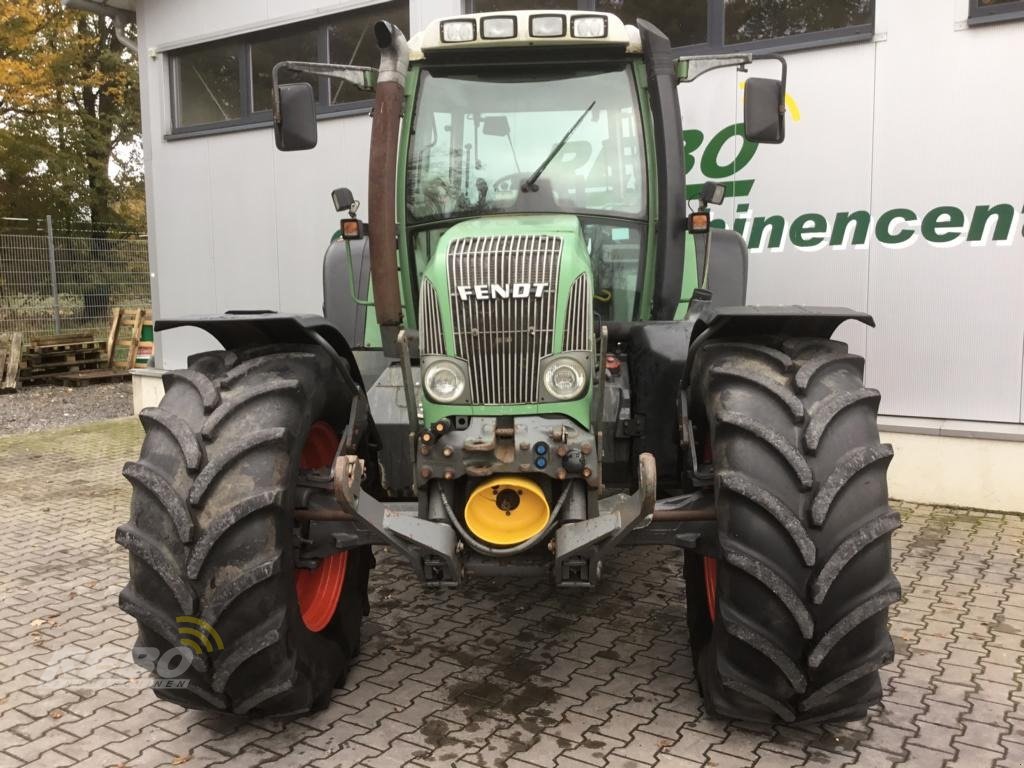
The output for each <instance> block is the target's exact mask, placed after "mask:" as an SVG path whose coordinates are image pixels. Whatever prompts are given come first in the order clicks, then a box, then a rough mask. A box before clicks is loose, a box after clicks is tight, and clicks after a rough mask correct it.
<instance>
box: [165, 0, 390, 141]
mask: <svg viewBox="0 0 1024 768" xmlns="http://www.w3.org/2000/svg"><path fill="white" fill-rule="evenodd" d="M380 19H388V20H389V21H391V22H393V23H395V24H397V25H398V26H399V28H401V29H402V31H404V32H407V31H408V29H409V0H392V1H391V2H385V3H379V4H377V5H372V6H369V7H367V8H360V9H358V10H355V11H351V12H347V13H342V14H335V15H332V16H328V17H325V18H321V19H316V20H313V21H309V22H302V23H299V24H290V25H288V26H286V27H279V28H277V29H272V30H266V31H262V32H258V33H253V34H250V35H245V36H240V37H233V38H230V39H227V40H218V41H216V42H214V43H206V44H204V45H199V46H194V47H191V48H187V49H181V50H177V51H173V52H171V53H170V54H169V56H170V72H171V98H172V103H173V106H174V109H173V110H172V114H173V127H172V130H171V133H172V134H174V135H178V134H183V135H188V134H196V133H206V132H209V131H223V130H238V129H243V128H249V127H253V126H263V125H266V124H267V123H268V122H269V120H270V114H269V112H270V107H271V99H272V95H273V94H272V73H273V69H274V65H276V64H277V63H278V62H281V61H289V60H291V61H321V62H326V61H331V62H335V63H345V64H356V65H359V66H366V67H376V66H377V65H378V63H379V61H380V54H379V52H378V50H377V44H376V42H375V40H374V37H373V24H374V23H375V22H377V21H378V20H380ZM281 80H282V82H299V81H305V82H308V83H310V84H311V85H312V86H313V93H314V95H315V97H316V100H317V110H318V112H319V113H320V114H327V113H334V114H349V113H352V112H357V111H364V110H365V109H367V108H368V107H369V105H370V99H369V97H368V94H366V93H365V92H362V91H359V90H358V89H356V88H355V87H354V86H351V85H350V84H344V85H342V84H339V83H338V82H336V81H331V80H328V79H327V78H318V77H315V76H313V75H301V74H296V73H289V72H282V73H281Z"/></svg>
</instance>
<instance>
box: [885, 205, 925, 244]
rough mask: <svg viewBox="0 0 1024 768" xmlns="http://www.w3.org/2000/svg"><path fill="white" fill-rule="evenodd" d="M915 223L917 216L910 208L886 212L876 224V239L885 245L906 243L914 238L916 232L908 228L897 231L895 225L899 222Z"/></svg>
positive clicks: (904, 227)
mask: <svg viewBox="0 0 1024 768" xmlns="http://www.w3.org/2000/svg"><path fill="white" fill-rule="evenodd" d="M915 221H917V214H916V213H914V212H913V211H912V210H910V209H909V208H893V209H892V210H891V211H886V212H885V213H883V214H882V215H881V216H879V217H878V221H876V222H875V239H876V240H878V242H880V243H882V244H883V245H899V244H900V243H905V242H907V241H908V240H909V239H910V238H912V237H913V236H914V230H913V229H912V228H910V227H907V226H903V227H901V228H899V229H895V228H894V227H893V225H894V224H895V223H897V222H902V223H903V224H913V223H914V222H915Z"/></svg>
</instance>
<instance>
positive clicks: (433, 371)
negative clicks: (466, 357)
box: [423, 360, 466, 403]
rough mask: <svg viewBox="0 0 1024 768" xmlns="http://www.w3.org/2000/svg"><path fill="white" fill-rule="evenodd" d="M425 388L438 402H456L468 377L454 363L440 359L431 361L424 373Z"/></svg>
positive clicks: (431, 397)
mask: <svg viewBox="0 0 1024 768" xmlns="http://www.w3.org/2000/svg"><path fill="white" fill-rule="evenodd" d="M423 388H424V389H426V390H427V395H428V396H429V397H430V399H431V400H433V401H435V402H438V403H454V402H455V401H456V400H458V399H459V398H460V397H461V396H462V392H463V390H464V389H465V388H466V379H465V377H464V376H463V375H462V371H461V370H459V367H458V366H457V365H455V364H454V363H450V362H448V361H446V360H440V361H438V362H436V363H431V365H430V367H429V368H427V372H426V373H425V374H424V375H423Z"/></svg>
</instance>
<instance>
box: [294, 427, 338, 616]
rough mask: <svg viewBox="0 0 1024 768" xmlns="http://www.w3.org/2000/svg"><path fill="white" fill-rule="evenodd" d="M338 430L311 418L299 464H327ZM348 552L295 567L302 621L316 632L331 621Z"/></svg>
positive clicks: (307, 467)
mask: <svg viewBox="0 0 1024 768" xmlns="http://www.w3.org/2000/svg"><path fill="white" fill-rule="evenodd" d="M340 442H341V441H340V439H339V438H338V433H337V432H335V431H334V428H333V427H332V426H331V425H330V424H328V423H327V422H326V421H317V422H314V424H313V426H312V427H310V429H309V436H308V437H307V438H306V444H305V445H304V446H303V447H302V455H301V456H300V458H299V468H300V469H303V470H316V469H324V468H329V467H330V466H331V464H332V462H333V461H334V456H335V454H336V453H337V451H338V445H339V443H340ZM347 568H348V552H337V553H335V554H333V555H331V556H329V557H325V558H324V559H323V560H322V561H320V564H319V565H318V566H317V567H316V568H312V569H309V568H296V569H295V593H296V595H297V596H298V599H299V612H300V613H301V614H302V622H303V623H304V624H305V625H306V628H307V629H309V630H310V631H311V632H320V631H321V630H323V629H324V627H326V626H327V625H328V624H330V622H331V618H332V617H333V616H334V611H335V609H336V608H337V607H338V600H339V599H340V598H341V590H342V589H343V588H344V586H345V571H346V570H347Z"/></svg>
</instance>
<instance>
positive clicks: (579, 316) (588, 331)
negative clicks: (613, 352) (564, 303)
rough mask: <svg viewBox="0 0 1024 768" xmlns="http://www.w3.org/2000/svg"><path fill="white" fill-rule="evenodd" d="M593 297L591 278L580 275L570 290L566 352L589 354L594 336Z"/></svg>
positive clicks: (566, 318)
mask: <svg viewBox="0 0 1024 768" xmlns="http://www.w3.org/2000/svg"><path fill="white" fill-rule="evenodd" d="M592 301H593V295H592V294H591V293H590V278H589V277H587V276H586V275H580V276H579V277H577V278H576V279H575V280H573V283H572V288H570V289H569V306H568V308H567V309H566V311H565V343H564V344H563V345H562V349H563V350H564V351H566V352H587V351H588V350H589V349H590V337H591V336H593V335H594V312H593V310H592V309H591V306H592V305H591V302H592Z"/></svg>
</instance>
